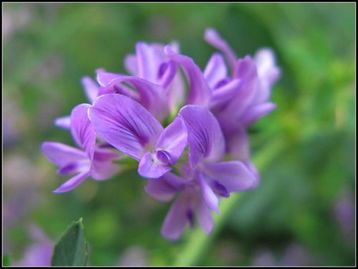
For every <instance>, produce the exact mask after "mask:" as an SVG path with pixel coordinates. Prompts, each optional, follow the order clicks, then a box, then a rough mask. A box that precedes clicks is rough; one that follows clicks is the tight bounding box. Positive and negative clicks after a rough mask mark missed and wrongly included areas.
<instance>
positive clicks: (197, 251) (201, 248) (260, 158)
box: [173, 139, 284, 266]
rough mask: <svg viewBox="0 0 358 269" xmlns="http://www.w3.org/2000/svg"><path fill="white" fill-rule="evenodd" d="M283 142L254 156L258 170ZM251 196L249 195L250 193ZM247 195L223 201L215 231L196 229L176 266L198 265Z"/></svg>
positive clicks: (277, 142) (276, 143)
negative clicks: (206, 231) (239, 201)
mask: <svg viewBox="0 0 358 269" xmlns="http://www.w3.org/2000/svg"><path fill="white" fill-rule="evenodd" d="M283 146H284V145H283V144H282V142H281V140H279V139H278V140H277V141H275V142H273V143H270V144H269V145H268V146H267V147H265V149H264V150H262V151H261V152H259V153H258V154H257V155H255V156H254V159H253V161H254V163H255V165H256V167H257V169H258V170H259V171H260V173H262V172H263V171H264V170H265V169H266V168H267V166H268V165H269V164H270V162H271V160H273V159H274V158H275V157H276V156H277V155H278V154H279V152H280V151H281V150H282V149H283ZM248 194H249V193H248ZM242 195H245V194H236V195H235V194H234V195H232V197H230V198H229V199H223V200H222V201H221V202H220V210H221V214H220V215H217V214H215V215H214V221H215V227H214V231H213V232H212V233H211V234H210V235H207V234H205V233H204V232H203V231H202V230H201V229H200V228H199V227H196V228H195V229H194V230H193V231H192V232H191V233H190V238H189V239H188V241H186V242H185V243H184V246H183V248H182V249H181V250H179V253H178V255H177V257H176V260H175V262H174V264H173V265H174V266H194V265H197V263H198V261H199V260H200V258H202V257H203V255H204V254H205V253H206V251H207V249H208V248H209V246H210V243H211V242H212V241H213V240H214V238H215V236H216V235H217V234H218V232H220V230H221V228H222V226H223V224H224V223H225V220H226V219H227V217H228V215H229V214H230V212H231V210H232V209H233V208H234V206H235V204H236V203H237V201H238V200H239V199H240V198H241V197H242Z"/></svg>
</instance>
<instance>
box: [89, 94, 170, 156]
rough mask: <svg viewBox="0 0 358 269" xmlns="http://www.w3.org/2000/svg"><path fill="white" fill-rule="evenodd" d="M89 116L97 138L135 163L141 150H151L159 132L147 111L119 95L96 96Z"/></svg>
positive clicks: (159, 129)
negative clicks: (126, 155) (147, 148)
mask: <svg viewBox="0 0 358 269" xmlns="http://www.w3.org/2000/svg"><path fill="white" fill-rule="evenodd" d="M89 114H90V117H91V120H92V122H93V124H94V126H95V128H96V132H97V134H98V135H99V136H100V137H101V138H103V139H104V140H105V141H106V142H107V143H109V144H110V145H112V146H114V147H115V148H117V149H118V150H120V151H122V152H124V153H126V154H128V155H129V156H131V157H132V158H134V159H136V160H139V159H140V158H141V157H142V156H143V154H144V152H145V151H146V150H145V147H154V144H155V142H156V141H157V139H158V137H159V135H160V133H161V132H162V130H163V127H162V126H161V124H160V123H159V122H158V121H157V120H156V119H155V118H154V117H153V115H152V114H151V113H150V112H149V111H148V110H146V109H145V108H144V107H143V106H142V105H140V104H139V103H137V102H136V101H133V100H132V99H130V98H128V97H126V96H124V95H120V94H108V95H103V96H101V97H99V98H98V99H97V101H96V102H95V104H94V105H93V107H92V108H91V109H90V112H89Z"/></svg>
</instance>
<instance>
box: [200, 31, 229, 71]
mask: <svg viewBox="0 0 358 269" xmlns="http://www.w3.org/2000/svg"><path fill="white" fill-rule="evenodd" d="M204 39H205V40H206V42H208V43H209V44H210V45H212V46H213V47H215V48H217V49H218V50H220V51H222V52H223V53H224V55H225V57H226V58H227V60H228V62H229V64H230V67H231V69H232V70H233V69H234V67H235V65H236V55H235V53H234V52H233V50H232V49H231V47H230V46H229V45H228V44H227V42H226V41H225V40H224V39H222V38H221V36H220V35H219V33H218V32H217V31H216V30H215V29H212V28H209V29H207V30H206V31H205V35H204Z"/></svg>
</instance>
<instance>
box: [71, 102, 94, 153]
mask: <svg viewBox="0 0 358 269" xmlns="http://www.w3.org/2000/svg"><path fill="white" fill-rule="evenodd" d="M90 107H91V106H90V105H89V104H80V105H77V106H76V107H75V108H74V109H72V112H71V133H72V136H73V138H74V140H75V141H76V143H77V145H79V146H80V147H81V148H83V149H84V150H85V151H86V152H87V154H88V157H89V158H90V160H92V159H93V154H94V147H95V144H96V133H95V130H94V127H93V125H92V123H91V122H90V120H89V118H88V109H89V108H90Z"/></svg>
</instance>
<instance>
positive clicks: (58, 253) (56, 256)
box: [51, 218, 88, 266]
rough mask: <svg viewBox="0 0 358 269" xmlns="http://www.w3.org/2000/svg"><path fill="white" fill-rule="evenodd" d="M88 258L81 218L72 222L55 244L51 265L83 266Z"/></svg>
mask: <svg viewBox="0 0 358 269" xmlns="http://www.w3.org/2000/svg"><path fill="white" fill-rule="evenodd" d="M87 259H88V245H87V242H86V240H85V237H84V233H83V224H82V218H80V219H79V220H78V221H76V222H74V223H73V224H72V225H71V226H70V227H69V228H68V229H67V231H66V232H65V233H64V235H63V236H62V237H61V238H60V240H59V241H58V243H57V244H56V245H55V248H54V252H53V255H52V261H51V264H52V265H53V266H84V265H86V264H87Z"/></svg>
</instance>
